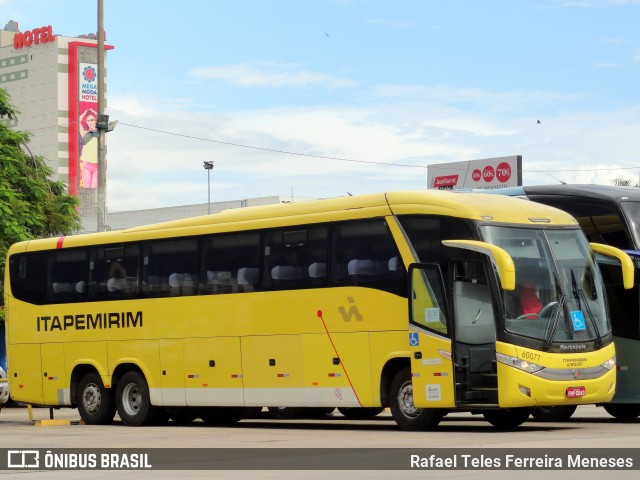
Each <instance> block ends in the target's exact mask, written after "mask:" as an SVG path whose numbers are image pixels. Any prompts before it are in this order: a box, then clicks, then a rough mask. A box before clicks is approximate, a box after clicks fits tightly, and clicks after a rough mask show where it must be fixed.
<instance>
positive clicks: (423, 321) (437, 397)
mask: <svg viewBox="0 0 640 480" xmlns="http://www.w3.org/2000/svg"><path fill="white" fill-rule="evenodd" d="M409 278H410V288H409V292H410V301H409V309H410V312H409V319H410V321H409V351H410V356H411V373H412V383H413V403H414V405H415V406H416V407H419V408H450V407H454V406H455V405H456V401H455V396H454V394H455V391H454V377H453V362H452V351H451V337H450V330H451V327H450V325H449V321H448V318H447V314H446V311H447V309H446V299H445V296H444V288H443V282H442V275H441V272H440V267H439V266H438V265H431V264H415V265H412V266H411V267H410V269H409Z"/></svg>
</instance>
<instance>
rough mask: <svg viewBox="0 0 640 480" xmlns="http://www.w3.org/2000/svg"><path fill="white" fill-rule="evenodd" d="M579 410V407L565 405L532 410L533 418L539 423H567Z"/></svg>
mask: <svg viewBox="0 0 640 480" xmlns="http://www.w3.org/2000/svg"><path fill="white" fill-rule="evenodd" d="M576 408H578V406H577V405H563V406H557V407H535V408H532V409H531V416H532V417H533V418H535V419H536V420H537V421H539V422H566V421H567V420H569V419H570V418H571V415H573V413H574V412H575V411H576Z"/></svg>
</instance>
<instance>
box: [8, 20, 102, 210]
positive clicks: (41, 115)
mask: <svg viewBox="0 0 640 480" xmlns="http://www.w3.org/2000/svg"><path fill="white" fill-rule="evenodd" d="M29 28H30V30H25V29H21V28H20V27H19V26H18V24H17V23H16V22H14V21H9V22H8V23H7V24H6V25H5V27H4V28H3V29H2V30H0V88H3V89H4V90H6V91H7V92H8V93H9V95H11V101H12V103H13V105H14V106H15V107H16V109H17V110H18V111H19V112H20V113H19V115H18V118H17V119H15V120H10V121H9V120H6V121H7V122H9V123H10V125H11V126H12V127H14V128H15V129H16V130H21V131H27V132H29V134H30V135H31V141H30V142H29V145H28V149H29V150H30V151H31V152H32V153H33V155H41V156H43V157H44V158H46V160H47V162H48V164H49V166H50V167H51V168H52V170H53V172H54V176H53V179H54V180H59V181H61V182H64V183H65V184H67V186H68V191H69V194H71V195H74V196H77V197H78V198H79V200H80V214H81V215H91V214H94V213H95V212H96V206H97V202H96V200H97V188H96V187H97V183H96V181H97V130H96V128H95V126H96V124H97V120H98V118H97V110H98V108H97V103H98V93H97V90H98V88H97V83H98V81H97V68H98V67H97V61H98V53H97V52H98V50H97V40H96V36H95V35H94V34H89V35H80V36H78V37H68V36H64V35H59V34H57V32H56V31H55V28H54V27H52V26H51V25H46V26H34V27H29ZM111 48H113V47H111V46H106V47H105V49H106V50H108V49H111ZM105 78H106V68H105Z"/></svg>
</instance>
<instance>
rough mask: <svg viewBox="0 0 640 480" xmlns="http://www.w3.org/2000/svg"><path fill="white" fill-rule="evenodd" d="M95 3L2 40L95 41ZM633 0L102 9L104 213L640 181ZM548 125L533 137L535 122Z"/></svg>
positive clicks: (187, 1) (119, 1) (3, 9)
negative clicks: (472, 173)
mask: <svg viewBox="0 0 640 480" xmlns="http://www.w3.org/2000/svg"><path fill="white" fill-rule="evenodd" d="M96 18H97V0H95V1H90V0H87V1H82V2H81V1H77V0H76V1H72V0H0V23H2V24H3V25H4V24H5V23H6V22H7V21H9V20H15V21H17V22H18V23H19V25H20V28H21V30H23V31H24V30H31V29H33V28H36V27H40V26H44V25H52V26H53V31H54V33H56V34H61V35H65V36H77V35H80V34H86V33H90V32H96V30H97V20H96ZM639 24H640V0H531V1H529V0H520V1H512V0H483V1H475V0H468V1H464V0H451V1H447V2H444V1H441V0H394V1H393V2H391V1H388V0H387V1H385V0H308V1H307V0H183V1H181V2H176V1H158V0H155V1H150V0H135V1H131V0H126V1H125V0H104V28H105V31H106V36H107V43H108V44H110V45H113V46H114V49H113V50H110V51H109V52H108V54H107V109H106V113H108V114H109V115H110V119H111V120H118V125H117V127H116V129H115V130H114V131H112V132H110V133H109V134H108V160H107V161H108V167H107V169H108V170H107V171H108V177H107V205H108V210H109V211H123V210H138V209H146V208H159V207H168V206H176V205H187V204H197V203H206V202H207V195H208V192H209V190H208V173H209V172H207V171H206V170H205V169H204V168H203V162H204V161H213V162H214V169H213V170H212V171H211V172H210V194H211V201H212V202H215V201H226V200H236V199H243V198H252V197H259V196H271V195H283V196H287V197H290V196H293V197H300V198H328V197H335V196H340V195H346V194H353V195H356V194H364V193H375V192H382V191H394V190H415V189H418V190H421V189H425V188H426V178H427V166H428V165H434V164H439V163H446V162H457V161H464V160H474V159H484V158H491V157H503V156H510V155H522V157H523V175H522V176H523V183H524V184H525V185H535V184H549V183H558V182H560V181H563V182H567V183H598V184H611V182H612V180H613V179H616V178H621V179H625V180H626V179H630V180H632V182H634V183H635V182H638V181H640V28H638V25H639ZM538 121H539V123H538Z"/></svg>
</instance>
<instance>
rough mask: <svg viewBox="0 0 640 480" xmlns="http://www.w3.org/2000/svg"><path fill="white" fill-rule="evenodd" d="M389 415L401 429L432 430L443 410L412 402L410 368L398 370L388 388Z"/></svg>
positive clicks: (440, 418)
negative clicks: (423, 406)
mask: <svg viewBox="0 0 640 480" xmlns="http://www.w3.org/2000/svg"><path fill="white" fill-rule="evenodd" d="M389 399H390V407H391V415H392V416H393V419H394V420H395V422H396V423H397V424H398V426H399V427H400V428H401V429H402V430H407V431H414V432H415V431H422V430H432V429H434V428H435V427H437V426H438V424H439V423H440V420H442V417H443V416H444V410H442V409H437V408H417V407H416V406H415V405H414V404H413V383H412V382H411V369H410V368H409V367H406V368H403V369H402V370H400V371H399V372H398V373H397V374H396V376H395V377H394V378H393V380H392V382H391V386H390V388H389Z"/></svg>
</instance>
